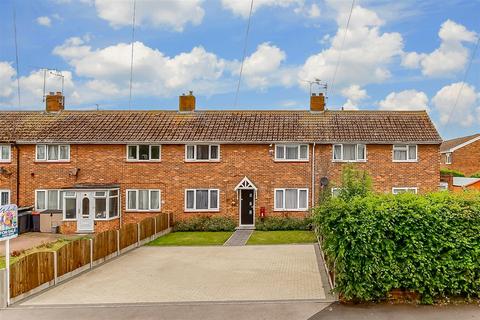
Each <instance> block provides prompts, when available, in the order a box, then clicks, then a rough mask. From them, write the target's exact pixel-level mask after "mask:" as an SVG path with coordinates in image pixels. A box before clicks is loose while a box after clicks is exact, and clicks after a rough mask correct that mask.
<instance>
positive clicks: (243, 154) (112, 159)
mask: <svg viewBox="0 0 480 320" xmlns="http://www.w3.org/2000/svg"><path fill="white" fill-rule="evenodd" d="M70 149H71V151H70V158H71V161H70V162H67V163H51V162H44V163H40V162H35V159H34V158H35V146H34V145H22V146H21V147H20V163H21V168H20V195H21V196H20V202H19V205H21V206H25V205H33V204H34V200H35V190H36V189H55V188H65V187H72V186H73V185H75V184H119V185H120V196H121V208H122V215H123V221H124V222H125V223H129V222H135V221H138V220H141V219H143V218H144V217H146V216H148V215H151V214H152V213H154V212H150V213H138V212H126V208H125V206H126V204H125V198H126V195H125V192H126V189H160V190H161V201H162V204H161V211H163V212H169V213H172V215H173V219H185V218H188V217H192V216H196V215H202V214H215V215H218V214H221V215H225V216H230V217H232V218H234V219H237V220H238V216H239V203H238V202H239V201H238V199H237V193H236V192H235V191H234V188H235V186H236V185H237V184H238V183H239V182H240V181H241V180H242V179H243V178H244V177H245V176H247V177H248V178H249V179H250V180H251V181H252V182H253V183H254V184H255V185H256V187H257V188H258V195H257V199H256V203H255V204H256V205H255V212H256V215H257V216H258V214H259V211H260V208H261V207H265V209H266V214H267V216H270V215H276V216H289V215H291V216H305V215H307V214H308V212H276V211H274V210H273V202H274V189H275V188H308V189H309V190H310V195H309V204H311V199H312V198H311V196H312V195H311V192H312V162H311V160H312V156H313V155H312V152H313V148H312V146H310V149H309V152H310V156H309V158H310V161H307V162H275V161H274V146H273V145H272V146H269V145H221V147H220V156H221V161H220V162H208V163H202V162H185V161H184V157H185V147H184V145H163V146H162V150H161V158H162V159H161V162H151V163H144V162H143V163H142V162H127V161H126V160H125V158H126V147H125V145H72V146H71V148H70ZM15 156H16V155H15V152H13V158H14V159H15ZM418 157H419V161H418V162H415V163H393V162H392V146H391V145H368V146H367V159H368V161H367V162H366V163H356V164H355V165H356V166H357V167H358V168H360V169H366V170H367V171H368V172H369V173H370V174H371V176H372V178H373V182H374V188H375V190H376V191H379V192H391V189H392V187H417V188H419V192H421V193H423V192H428V191H434V190H437V188H438V184H439V174H438V171H439V163H440V162H439V147H438V145H419V147H418ZM14 163H15V162H14V161H12V164H8V165H6V166H7V167H9V168H10V169H12V168H13V169H12V170H13V171H15V167H14ZM2 166H3V165H2ZM343 166H344V164H343V163H333V162H332V146H331V145H317V146H316V147H315V167H316V169H315V171H316V172H315V181H316V183H315V191H316V192H315V199H317V197H318V194H319V185H320V178H321V177H322V176H327V177H329V179H330V180H331V181H332V184H338V183H339V181H340V176H341V169H342V167H343ZM75 169H77V170H78V171H77V172H78V174H77V175H73V172H74V171H75ZM15 176H16V175H15V174H12V175H10V176H9V177H2V176H0V189H2V188H7V189H11V190H12V200H14V199H15V198H13V196H14V190H15V180H14V178H15ZM186 188H193V189H194V188H215V189H220V212H219V213H218V212H216V213H208V212H204V213H189V212H184V197H185V193H184V192H185V191H184V190H185V189H186ZM117 221H118V220H114V222H108V223H107V222H103V221H102V222H101V221H98V222H97V227H96V228H97V229H102V230H96V231H103V229H104V227H103V226H107V228H109V227H112V226H117V225H118V222H117ZM74 228H75V227H74V224H72V223H65V226H64V231H65V232H71V231H72V230H74Z"/></svg>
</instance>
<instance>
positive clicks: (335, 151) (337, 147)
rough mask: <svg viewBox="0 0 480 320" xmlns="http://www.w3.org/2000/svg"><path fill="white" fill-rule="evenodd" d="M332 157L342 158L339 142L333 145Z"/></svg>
mask: <svg viewBox="0 0 480 320" xmlns="http://www.w3.org/2000/svg"><path fill="white" fill-rule="evenodd" d="M333 159H335V160H342V146H341V145H339V144H337V145H335V146H333Z"/></svg>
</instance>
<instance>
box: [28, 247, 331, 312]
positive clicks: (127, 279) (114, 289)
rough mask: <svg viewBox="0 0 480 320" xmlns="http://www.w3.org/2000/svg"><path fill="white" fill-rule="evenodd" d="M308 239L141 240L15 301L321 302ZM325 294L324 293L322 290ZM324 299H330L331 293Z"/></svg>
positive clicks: (31, 303)
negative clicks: (229, 242) (174, 243)
mask: <svg viewBox="0 0 480 320" xmlns="http://www.w3.org/2000/svg"><path fill="white" fill-rule="evenodd" d="M320 270H321V269H320V268H319V263H318V260H317V254H316V252H315V245H313V244H308V245H275V246H240V247H229V246H213V247H149V246H147V247H140V248H138V249H136V250H133V251H131V252H129V253H127V254H124V255H122V256H119V257H118V258H116V259H114V260H112V261H110V262H108V263H106V264H104V265H101V266H100V267H97V268H94V269H93V270H92V271H90V272H86V273H83V274H81V275H79V276H77V277H75V278H72V279H71V280H69V281H67V282H65V283H63V284H60V285H58V286H57V287H54V288H52V289H50V290H47V291H45V292H43V293H41V294H39V295H37V296H33V297H32V298H29V299H27V300H24V301H23V302H20V305H21V306H68V305H96V304H135V303H175V302H182V303H184V302H227V301H229V302H242V301H274V302H276V301H285V300H286V301H292V300H293V301H296V300H299V301H322V302H327V301H328V300H327V299H326V298H327V295H326V293H325V289H324V286H325V287H328V285H327V284H326V283H325V280H324V281H322V275H321V274H320ZM328 298H329V297H328ZM330 301H331V299H330Z"/></svg>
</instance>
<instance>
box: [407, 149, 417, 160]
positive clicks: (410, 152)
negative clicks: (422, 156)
mask: <svg viewBox="0 0 480 320" xmlns="http://www.w3.org/2000/svg"><path fill="white" fill-rule="evenodd" d="M415 159H417V147H416V146H408V160H415Z"/></svg>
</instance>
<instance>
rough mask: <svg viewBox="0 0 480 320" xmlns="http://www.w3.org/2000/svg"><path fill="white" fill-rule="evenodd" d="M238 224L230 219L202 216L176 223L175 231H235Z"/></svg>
mask: <svg viewBox="0 0 480 320" xmlns="http://www.w3.org/2000/svg"><path fill="white" fill-rule="evenodd" d="M236 226H237V223H236V222H235V220H234V219H232V218H229V217H216V216H201V217H192V218H190V219H187V220H180V221H176V222H175V224H174V226H173V230H174V231H234V230H235V227H236Z"/></svg>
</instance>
